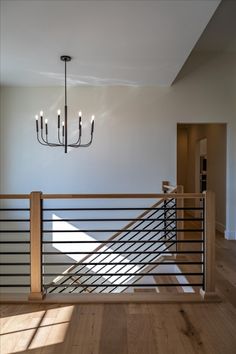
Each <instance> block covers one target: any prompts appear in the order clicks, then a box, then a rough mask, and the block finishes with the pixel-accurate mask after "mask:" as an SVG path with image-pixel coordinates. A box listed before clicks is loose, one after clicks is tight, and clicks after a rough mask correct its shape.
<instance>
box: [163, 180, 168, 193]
mask: <svg viewBox="0 0 236 354" xmlns="http://www.w3.org/2000/svg"><path fill="white" fill-rule="evenodd" d="M169 185H170V182H169V181H162V186H161V187H162V188H161V189H162V192H163V193H166V188H165V186H169Z"/></svg>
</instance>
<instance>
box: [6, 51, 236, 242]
mask: <svg viewBox="0 0 236 354" xmlns="http://www.w3.org/2000/svg"><path fill="white" fill-rule="evenodd" d="M235 62H236V56H235V55H233V54H232V53H231V54H230V53H229V54H227V55H226V54H220V53H219V54H217V53H213V54H205V55H203V54H199V55H197V54H194V56H192V57H191V58H190V59H189V60H188V62H187V63H186V65H185V67H184V69H183V70H182V72H181V74H180V76H179V78H178V80H177V81H176V83H175V84H174V85H173V86H172V87H171V88H166V89H159V88H152V87H143V88H141V87H140V88H138V87H83V88H71V89H70V90H69V93H68V98H69V102H68V104H69V117H70V118H69V119H70V125H71V126H72V127H73V125H74V124H76V122H75V115H76V111H77V110H80V109H81V110H82V111H83V112H84V113H85V114H88V116H91V114H92V113H94V114H95V115H96V122H95V123H96V126H95V138H94V143H93V145H92V146H91V147H90V148H87V149H79V150H77V149H74V150H72V151H70V152H69V153H68V154H67V155H66V154H64V153H63V151H62V150H60V149H56V148H44V147H42V146H40V145H39V144H38V143H37V142H36V136H35V119H34V115H35V113H36V112H39V110H40V109H43V110H44V111H45V113H46V115H47V116H48V118H49V120H50V121H49V129H51V126H50V124H51V120H52V119H54V120H55V121H56V110H57V108H58V107H60V108H62V107H63V88H62V87H60V88H17V87H8V88H7V87H5V88H2V89H1V175H0V177H1V185H0V187H1V188H0V191H1V193H26V192H30V191H32V190H42V191H43V192H50V193H63V192H68V193H73V192H74V193H81V192H82V193H83V192H107V193H110V192H130V193H132V192H133V193H134V192H158V191H160V185H161V181H162V180H170V181H171V183H175V181H176V134H177V122H179V123H181V122H182V123H184V122H185V123H193V122H196V123H200V122H209V123H210V122H214V123H217V122H221V123H227V197H226V199H227V200H226V203H227V220H226V227H227V235H228V237H235V238H236V234H235V232H236V186H235V185H236V183H235V181H236V117H235V114H236V107H235V102H236V100H235V98H236V95H235V77H236V75H235V67H236V66H235V64H236V63H235ZM85 129H86V128H85ZM72 134H73V132H72V130H71V132H70V136H72Z"/></svg>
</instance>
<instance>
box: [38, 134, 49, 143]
mask: <svg viewBox="0 0 236 354" xmlns="http://www.w3.org/2000/svg"><path fill="white" fill-rule="evenodd" d="M37 140H38V142H39V144H41V145H44V146H45V145H46V146H48V144H47V143H42V141H41V140H40V139H39V134H38V132H37Z"/></svg>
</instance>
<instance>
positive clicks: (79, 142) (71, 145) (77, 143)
mask: <svg viewBox="0 0 236 354" xmlns="http://www.w3.org/2000/svg"><path fill="white" fill-rule="evenodd" d="M80 144H81V131H80V132H79V136H78V139H77V140H76V142H75V143H72V144H69V145H68V146H70V147H73V146H78V145H80Z"/></svg>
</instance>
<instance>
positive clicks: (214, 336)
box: [0, 234, 236, 354]
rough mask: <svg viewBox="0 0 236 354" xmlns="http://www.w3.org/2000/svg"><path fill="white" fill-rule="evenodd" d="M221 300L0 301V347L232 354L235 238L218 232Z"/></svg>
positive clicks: (93, 353)
mask: <svg viewBox="0 0 236 354" xmlns="http://www.w3.org/2000/svg"><path fill="white" fill-rule="evenodd" d="M216 281H217V292H218V294H219V295H220V297H221V299H222V302H221V303H196V304H96V305H94V304H87V305H86V304H82V305H66V304H63V305H62V304H61V305H49V304H47V305H46V304H35V305H34V304H21V305H8V304H2V305H1V307H0V309H1V342H0V352H1V354H6V353H29V354H38V353H41V354H50V353H60V354H71V353H72V354H74V353H79V354H196V353H199V354H235V353H236V242H235V241H226V240H224V239H223V237H222V236H221V235H220V234H218V235H217V240H216Z"/></svg>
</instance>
